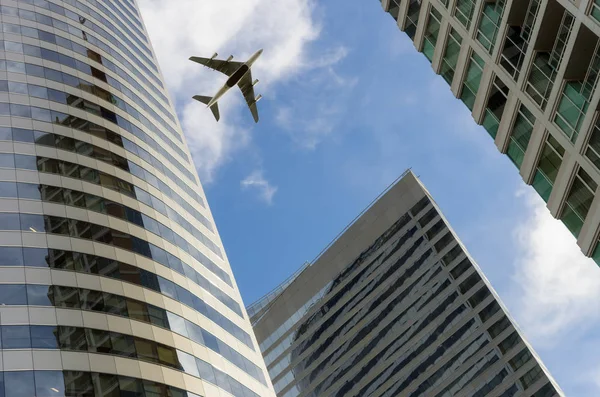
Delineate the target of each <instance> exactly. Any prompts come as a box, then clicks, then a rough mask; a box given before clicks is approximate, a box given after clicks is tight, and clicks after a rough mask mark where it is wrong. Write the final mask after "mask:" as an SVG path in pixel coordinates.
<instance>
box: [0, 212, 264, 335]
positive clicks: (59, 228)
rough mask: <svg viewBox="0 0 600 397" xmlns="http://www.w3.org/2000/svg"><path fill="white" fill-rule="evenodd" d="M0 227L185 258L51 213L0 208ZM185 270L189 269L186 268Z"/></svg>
mask: <svg viewBox="0 0 600 397" xmlns="http://www.w3.org/2000/svg"><path fill="white" fill-rule="evenodd" d="M0 229H2V230H21V231H25V232H34V233H50V234H57V235H62V236H68V237H72V238H80V239H84V240H90V241H94V242H97V243H101V244H106V245H108V246H112V247H116V248H121V249H124V250H127V251H130V252H134V253H136V254H139V255H142V256H145V257H147V258H150V259H152V260H155V261H156V262H158V263H160V264H161V265H164V266H166V267H169V268H173V267H176V266H177V265H181V263H182V261H181V260H180V259H179V258H177V257H176V256H174V255H171V254H169V253H168V252H167V251H165V250H163V249H162V248H160V247H157V246H156V245H154V244H151V243H149V242H148V241H146V240H143V239H141V238H138V237H135V236H132V235H130V234H128V233H124V232H121V231H119V230H115V229H112V228H109V227H106V226H101V225H97V224H94V223H90V222H85V221H79V220H75V219H69V218H62V217H57V216H50V215H38V214H25V213H8V212H0ZM182 274H185V270H184V271H183V272H182ZM191 299H192V300H193V302H194V305H193V307H194V308H195V309H196V310H198V311H199V312H200V313H202V314H205V315H206V316H207V317H208V318H210V319H211V320H212V321H214V322H215V323H217V324H219V325H220V326H221V327H223V329H225V330H227V331H228V332H230V333H231V334H232V335H234V336H236V338H238V339H240V341H242V342H244V343H245V344H247V345H248V346H252V340H251V338H250V337H249V335H248V334H247V333H246V332H245V331H243V330H242V329H241V328H240V327H238V326H237V325H236V324H235V323H233V322H232V321H231V320H230V319H228V318H227V317H226V316H224V315H223V314H221V313H220V312H218V311H217V310H215V309H214V308H212V307H211V306H208V305H206V304H205V303H204V301H202V300H201V299H200V298H198V297H196V296H192V298H191Z"/></svg>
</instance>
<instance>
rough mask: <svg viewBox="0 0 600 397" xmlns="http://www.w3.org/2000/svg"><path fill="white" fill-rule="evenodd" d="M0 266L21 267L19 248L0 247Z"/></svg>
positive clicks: (21, 258) (21, 253)
mask: <svg viewBox="0 0 600 397" xmlns="http://www.w3.org/2000/svg"><path fill="white" fill-rule="evenodd" d="M0 266H23V250H22V249H21V247H0Z"/></svg>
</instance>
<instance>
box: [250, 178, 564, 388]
mask: <svg viewBox="0 0 600 397" xmlns="http://www.w3.org/2000/svg"><path fill="white" fill-rule="evenodd" d="M248 314H249V315H250V318H251V322H252V324H253V327H254V332H255V334H256V337H257V340H258V342H259V344H260V348H261V350H262V352H263V356H264V358H265V362H266V365H267V368H268V370H269V375H270V376H271V379H272V381H273V385H274V387H275V391H276V392H277V395H278V396H279V397H296V396H302V397H305V396H306V397H317V396H319V397H325V396H336V397H342V396H343V397H350V396H357V397H371V396H373V397H374V396H390V397H391V396H406V397H416V396H427V397H450V396H469V397H483V396H490V397H491V396H494V397H500V396H501V397H511V396H533V397H553V396H559V395H562V393H561V392H560V390H559V389H558V387H557V386H556V385H555V383H554V382H553V381H552V380H551V378H550V376H549V375H548V372H547V371H546V369H545V368H544V367H543V365H542V364H541V362H540V360H539V358H538V357H537V356H536V354H535V353H534V351H533V350H532V349H531V347H530V346H529V345H528V344H527V343H526V342H525V341H524V340H523V338H522V336H521V335H520V332H519V331H518V330H517V329H516V328H515V325H514V322H513V321H512V320H511V319H510V316H509V315H508V313H507V311H506V309H505V308H504V307H503V306H502V304H501V303H500V301H499V299H498V297H497V295H496V293H495V292H494V290H493V289H492V288H491V286H490V284H489V282H488V281H487V280H486V278H485V276H484V275H483V274H482V273H481V271H480V270H479V268H478V267H477V265H476V264H475V263H474V262H473V260H472V259H471V258H470V257H469V255H468V253H467V252H466V250H465V249H464V247H463V246H462V245H461V243H460V241H459V240H458V238H457V237H456V236H455V235H454V233H453V231H452V229H451V228H450V226H449V225H448V223H447V221H446V220H445V219H444V217H443V216H442V214H441V213H440V211H439V208H438V207H437V206H436V204H435V202H434V201H433V199H432V198H431V197H430V195H429V193H428V192H427V191H426V190H425V188H424V187H423V185H422V184H421V183H420V181H419V180H418V179H417V178H416V177H415V176H414V175H413V174H412V173H411V172H408V173H406V174H405V175H404V176H403V177H402V178H401V179H400V180H399V181H398V182H396V183H395V184H394V185H393V186H392V187H391V188H390V189H389V190H387V191H386V192H384V194H382V195H381V196H380V197H379V198H378V199H377V200H376V201H375V202H374V203H373V204H372V205H371V206H370V207H369V208H368V209H366V210H365V211H364V212H363V213H361V215H360V216H359V217H358V218H357V219H356V220H355V221H354V222H353V223H352V224H351V225H350V226H349V227H347V228H346V229H344V231H343V232H342V233H341V234H340V235H339V236H338V237H337V239H336V240H335V241H334V242H332V243H331V244H330V245H329V246H328V247H327V248H326V249H325V250H324V251H323V252H322V253H321V254H320V255H319V257H318V258H317V259H316V260H314V261H313V262H311V263H310V264H307V265H305V266H304V267H303V268H302V269H301V270H300V271H299V272H297V273H296V274H295V275H294V276H292V277H291V278H290V279H288V280H287V281H286V282H285V283H283V284H282V286H280V287H279V288H276V289H275V290H274V291H273V292H272V293H270V294H268V295H266V296H265V297H264V298H262V299H260V300H259V301H257V302H256V303H254V304H253V305H251V306H250V307H249V308H248Z"/></svg>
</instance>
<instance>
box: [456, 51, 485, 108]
mask: <svg viewBox="0 0 600 397" xmlns="http://www.w3.org/2000/svg"><path fill="white" fill-rule="evenodd" d="M484 66H485V62H484V61H483V58H481V57H480V56H479V55H477V54H476V53H475V52H474V51H473V52H471V59H470V60H469V65H468V66H467V74H466V76H465V81H464V83H463V86H462V92H461V94H460V99H461V100H462V101H463V102H464V103H465V105H467V107H468V108H469V109H470V110H473V105H474V104H475V98H476V97H477V91H478V90H479V84H480V83H481V74H482V73H483V67H484Z"/></svg>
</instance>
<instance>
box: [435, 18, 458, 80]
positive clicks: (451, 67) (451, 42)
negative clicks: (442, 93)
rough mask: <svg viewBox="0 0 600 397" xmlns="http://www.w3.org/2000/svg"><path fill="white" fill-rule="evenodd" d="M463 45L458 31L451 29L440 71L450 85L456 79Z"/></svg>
mask: <svg viewBox="0 0 600 397" xmlns="http://www.w3.org/2000/svg"><path fill="white" fill-rule="evenodd" d="M461 43H462V37H461V36H460V35H459V34H458V32H457V31H456V30H454V29H452V28H450V33H448V41H447V42H446V49H445V50H444V57H443V58H442V66H441V71H440V74H441V75H442V77H443V78H444V80H446V82H447V83H448V84H450V85H451V84H452V79H454V71H455V70H456V64H457V63H458V55H459V53H460V45H461Z"/></svg>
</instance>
